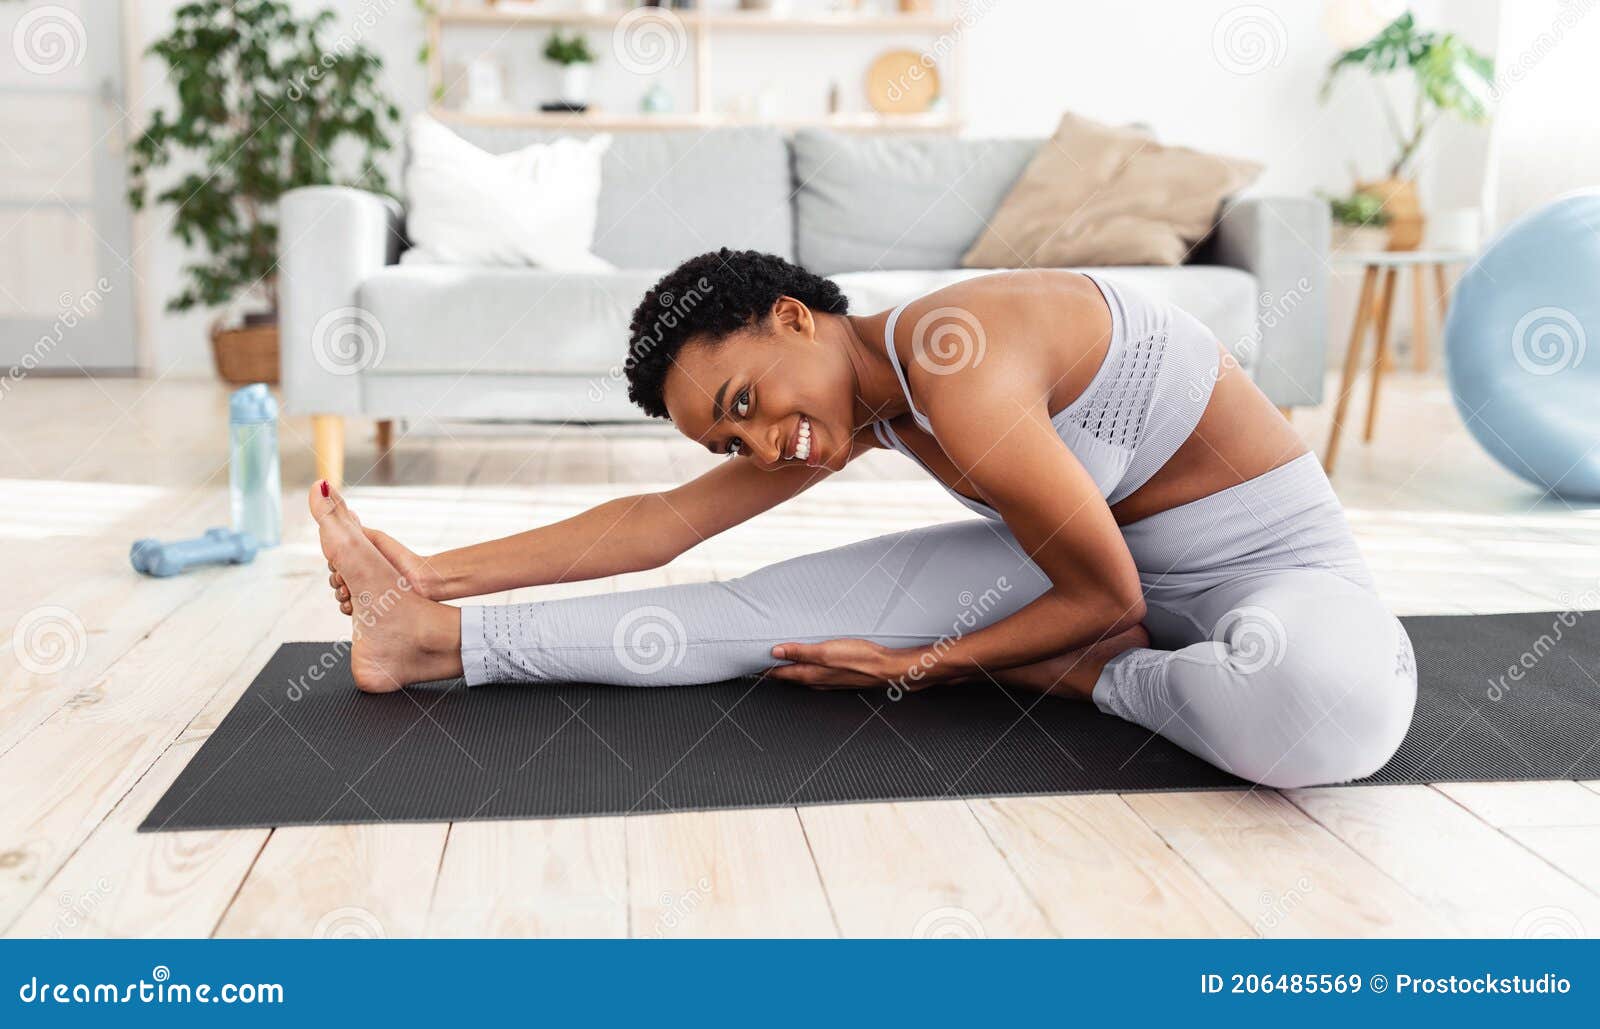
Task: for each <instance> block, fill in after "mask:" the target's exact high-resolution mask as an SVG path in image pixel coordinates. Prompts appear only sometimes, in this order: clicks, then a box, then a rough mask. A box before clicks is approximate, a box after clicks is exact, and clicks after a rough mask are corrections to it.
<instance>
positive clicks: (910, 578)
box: [461, 520, 1050, 686]
mask: <svg viewBox="0 0 1600 1029" xmlns="http://www.w3.org/2000/svg"><path fill="white" fill-rule="evenodd" d="M1049 586H1050V581H1049V579H1048V578H1047V577H1046V576H1045V575H1044V573H1043V572H1041V571H1040V570H1039V569H1038V567H1037V566H1036V565H1034V564H1033V562H1032V561H1030V560H1028V558H1027V556H1026V555H1025V554H1024V553H1023V551H1022V548H1021V547H1019V546H1018V545H1017V543H1016V541H1015V540H1013V539H1012V538H1011V535H1010V534H1009V533H1008V532H1007V531H1006V530H1005V528H1004V527H1003V526H1001V525H998V524H995V523H993V522H989V521H983V520H973V521H964V522H952V523H950V524H947V525H938V526H933V527H931V528H925V529H913V530H911V531H909V532H901V533H895V534H892V535H889V536H880V537H878V538H876V539H870V540H865V541H862V542H860V543H854V544H851V545H849V546H845V547H840V548H838V549H836V550H829V551H824V552H822V553H818V554H807V555H804V556H801V557H797V558H794V559H792V560H789V561H783V562H780V563H778V564H775V565H770V566H768V567H766V568H763V569H761V570H759V571H756V572H752V573H751V574H749V575H746V576H743V577H741V578H738V579H733V580H730V581H727V582H704V583H689V584H683V585H675V586H661V587H656V588H654V589H645V590H637V591H631V592H627V593H608V594H596V595H594V596H589V597H577V598H571V599H563V600H547V601H540V602H535V603H530V604H508V605H502V606H490V607H484V606H466V607H463V608H462V609H461V662H462V666H463V668H464V670H465V673H466V678H467V682H468V683H469V684H471V685H478V684H481V683H490V682H527V683H539V682H589V683H606V684H616V685H625V686H676V685H685V684H692V683H703V682H718V681H721V680H724V679H731V678H736V677H738V676H742V675H753V674H756V673H759V672H760V671H761V670H762V669H765V668H768V667H770V666H772V665H773V664H775V663H777V662H775V661H774V660H773V658H772V647H773V645H774V644H777V643H781V642H784V641H796V642H802V643H812V642H820V641H823V640H831V639H838V638H840V637H858V638H862V639H868V640H872V641H874V642H877V643H881V644H883V645H885V646H890V647H909V646H918V645H923V644H926V643H930V642H932V641H934V640H937V639H939V638H941V637H945V636H953V635H961V634H965V633H967V632H971V631H973V630H975V629H978V628H981V627H982V626H984V625H988V624H990V623H992V622H996V621H999V620H1000V619H1001V618H1004V617H1005V616H1006V615H1009V614H1011V613H1012V612H1014V611H1016V610H1018V609H1019V608H1021V607H1023V606H1024V605H1026V604H1027V603H1029V602H1030V601H1032V600H1033V599H1035V598H1036V597H1038V596H1039V595H1040V594H1042V593H1044V592H1045V590H1046V589H1048V588H1049Z"/></svg>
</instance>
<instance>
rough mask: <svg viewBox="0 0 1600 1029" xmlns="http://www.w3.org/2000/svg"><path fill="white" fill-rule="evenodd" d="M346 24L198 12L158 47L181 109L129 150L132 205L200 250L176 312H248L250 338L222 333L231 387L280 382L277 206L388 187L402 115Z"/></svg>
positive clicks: (277, 8) (267, 4)
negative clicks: (339, 191)
mask: <svg viewBox="0 0 1600 1029" xmlns="http://www.w3.org/2000/svg"><path fill="white" fill-rule="evenodd" d="M333 21H334V14H333V12H332V11H330V10H324V11H321V12H320V13H317V14H312V15H309V16H306V15H300V14H297V13H296V12H294V11H293V10H292V9H291V8H290V6H289V4H288V3H285V2H283V0H191V2H189V3H185V4H183V5H182V6H180V7H179V8H178V9H177V10H176V11H175V12H174V13H173V16H172V29H171V31H170V32H168V33H167V34H166V36H164V37H163V38H161V39H159V40H157V41H156V42H155V43H153V44H152V45H151V46H150V49H149V53H150V54H151V55H153V56H155V57H158V58H160V60H161V61H162V62H163V63H164V64H165V65H166V68H167V79H168V82H169V83H170V85H171V89H172V92H173V94H174V96H175V104H174V106H173V107H172V109H171V110H168V109H165V108H163V109H157V110H156V111H154V112H153V113H152V114H151V116H150V121H149V123H148V124H147V125H146V126H145V128H144V131H143V132H142V133H140V134H139V136H138V138H137V139H136V140H135V141H134V143H133V145H132V147H131V148H130V151H129V158H128V167H129V177H130V185H129V191H128V197H129V201H130V202H131V204H132V205H133V207H134V209H135V210H139V209H142V208H144V207H145V206H146V205H147V204H151V203H160V204H170V205H172V209H173V210H172V219H171V221H170V223H169V225H168V227H169V229H170V231H171V232H172V234H173V235H174V236H176V237H177V238H178V239H179V240H180V241H181V242H182V243H183V244H184V245H185V246H188V247H190V248H193V249H194V250H195V251H198V254H197V256H196V257H195V259H194V260H192V261H191V262H190V263H189V264H188V265H187V266H185V268H184V275H185V279H186V282H185V285H184V287H183V288H182V290H181V291H180V292H179V293H178V294H177V295H176V296H174V297H172V298H171V299H170V300H169V302H168V304H167V307H168V309H169V310H174V311H183V310H188V309H190V308H194V307H209V308H230V307H235V306H237V307H240V308H244V309H247V310H249V314H248V315H247V316H246V325H245V327H244V328H243V329H224V328H223V326H224V318H223V317H220V316H219V317H218V318H217V319H216V320H215V321H214V322H213V324H212V344H213V351H214V353H215V355H216V357H217V363H218V371H219V372H220V373H222V375H223V377H224V378H227V379H230V380H232V379H235V378H238V377H244V378H247V379H250V380H261V379H268V378H275V377H276V363H277V331H276V322H277V307H278V304H277V281H276V267H277V251H278V226H277V218H276V205H277V201H278V198H279V197H280V196H282V195H283V194H284V193H286V192H288V191H289V190H291V189H295V188H297V187H299V186H311V185H320V184H340V185H356V186H361V187H362V188H365V189H373V190H380V191H381V190H385V189H387V183H386V181H385V178H384V175H383V173H382V172H381V171H380V170H379V169H378V168H377V166H376V165H375V163H374V162H375V161H376V160H377V159H378V158H379V157H380V156H381V155H382V154H384V153H385V152H387V151H388V149H389V148H390V146H391V141H390V138H389V130H390V129H391V128H392V127H393V126H394V124H395V123H396V122H398V120H399V117H400V112H399V110H398V108H396V107H395V105H394V104H393V103H392V102H391V101H390V100H389V99H388V98H387V97H386V96H385V95H384V93H383V91H382V90H381V89H380V88H379V85H378V76H379V72H380V70H381V68H382V62H381V61H380V60H379V58H378V57H377V56H376V55H375V54H373V53H372V52H371V51H369V50H367V49H366V48H365V47H363V46H361V45H360V43H359V42H358V41H357V40H354V39H352V38H350V34H345V35H341V36H338V37H337V38H332V37H333V33H332V31H331V26H332V23H333ZM336 155H337V156H336ZM341 158H342V159H341ZM174 165H181V168H172V169H171V170H173V171H174V172H175V173H176V174H172V175H167V176H163V183H162V185H160V186H157V185H156V184H154V183H153V181H152V179H153V173H154V172H156V171H157V170H158V169H167V168H169V166H174ZM346 167H348V168H349V169H350V170H349V172H348V173H345V172H344V171H342V169H344V168H346ZM268 350H270V360H269V356H268V354H267V351H268ZM268 370H270V372H271V374H270V376H269V375H268V374H267V372H268Z"/></svg>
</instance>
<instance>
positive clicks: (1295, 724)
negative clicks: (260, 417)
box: [1094, 568, 1417, 788]
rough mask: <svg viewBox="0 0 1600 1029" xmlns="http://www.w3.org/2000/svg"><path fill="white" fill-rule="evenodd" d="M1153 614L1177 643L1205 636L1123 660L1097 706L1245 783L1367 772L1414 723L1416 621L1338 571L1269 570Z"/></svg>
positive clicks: (1332, 778)
mask: <svg viewBox="0 0 1600 1029" xmlns="http://www.w3.org/2000/svg"><path fill="white" fill-rule="evenodd" d="M1152 614H1153V617H1152V619H1151V620H1150V621H1151V622H1152V623H1159V624H1161V625H1162V627H1163V628H1164V629H1165V630H1166V634H1167V636H1168V638H1169V639H1171V638H1172V635H1174V634H1176V633H1177V632H1178V631H1179V630H1178V629H1177V628H1176V627H1177V626H1180V625H1186V626H1187V627H1188V632H1187V636H1188V638H1189V639H1190V640H1191V641H1192V642H1189V643H1188V645H1186V646H1183V647H1182V648H1181V649H1177V650H1148V649H1139V650H1130V651H1128V652H1127V653H1125V654H1123V655H1121V656H1119V657H1116V658H1113V659H1112V660H1111V661H1109V662H1108V663H1107V664H1106V666H1105V668H1104V670H1103V671H1102V673H1101V675H1100V679H1099V681H1098V682H1097V683H1096V685H1095V689H1094V701H1095V703H1096V705H1097V706H1099V708H1100V709H1101V710H1102V711H1106V712H1108V713H1110V714H1114V715H1117V716H1118V717H1121V718H1125V719H1127V720H1128V721H1130V722H1135V723H1137V724H1139V725H1142V726H1144V727H1145V728H1147V729H1149V730H1151V731H1152V732H1155V733H1159V734H1160V735H1162V736H1164V737H1166V738H1167V739H1169V740H1171V741H1172V742H1174V743H1176V744H1178V746H1180V747H1182V748H1183V749H1185V750H1187V751H1189V752H1190V753H1191V754H1194V755H1196V756H1197V757H1200V758H1203V759H1205V760H1206V761H1209V762H1211V763H1212V764H1214V765H1217V766H1218V767H1220V768H1222V769H1224V770H1226V771H1229V772H1232V773H1233V774H1235V775H1237V776H1240V777H1241V778H1244V779H1249V780H1251V781H1252V782H1258V783H1261V784H1262V785H1265V786H1274V787H1281V788H1288V787H1296V786H1313V785H1320V784H1325V783H1334V782H1344V781H1347V780H1350V779H1356V778H1360V777H1362V776H1365V775H1369V774H1371V773H1372V772H1375V771H1377V770H1378V769H1379V768H1381V767H1382V766H1383V764H1384V763H1385V762H1386V761H1388V760H1389V758H1390V757H1391V756H1392V755H1393V754H1394V752H1395V750H1396V749H1398V747H1399V746H1400V742H1401V740H1402V739H1403V738H1404V737H1405V733H1406V730H1407V728H1409V726H1410V724H1411V715H1412V711H1413V708H1414V707H1415V705H1416V697H1417V678H1416V664H1415V660H1414V659H1413V657H1412V653H1411V642H1410V640H1409V639H1407V637H1406V634H1405V629H1404V628H1403V627H1402V626H1401V625H1400V622H1399V620H1398V619H1396V618H1395V617H1394V616H1393V615H1391V614H1390V613H1389V612H1388V611H1387V610H1386V609H1385V608H1384V606H1383V604H1382V602H1381V601H1380V600H1379V599H1378V597H1377V596H1376V594H1374V593H1372V592H1370V591H1368V590H1365V589H1362V588H1361V587H1360V586H1357V585H1355V584H1354V583H1352V582H1350V581H1348V580H1346V579H1344V578H1341V577H1340V576H1338V575H1335V574H1333V573H1331V572H1326V571H1322V570H1319V569H1309V568H1296V569H1287V570H1283V571H1278V572H1269V573H1264V574H1260V575H1257V576H1253V577H1251V578H1249V579H1246V580H1242V581H1239V582H1233V583H1227V584H1224V585H1222V586H1218V587H1215V588H1213V589H1210V590H1207V591H1205V592H1203V593H1200V594H1199V595H1197V596H1195V597H1194V598H1193V599H1192V600H1191V601H1189V602H1187V603H1185V604H1183V605H1182V607H1181V608H1172V607H1169V608H1167V609H1165V610H1162V611H1160V612H1155V611H1152ZM1156 635H1157V636H1158V638H1159V637H1161V636H1162V635H1163V633H1161V632H1157V633H1156Z"/></svg>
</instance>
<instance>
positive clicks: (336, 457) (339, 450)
mask: <svg viewBox="0 0 1600 1029" xmlns="http://www.w3.org/2000/svg"><path fill="white" fill-rule="evenodd" d="M311 445H312V447H313V448H314V449H315V451H316V455H317V478H318V479H326V480H328V482H330V483H332V484H333V485H335V486H343V485H344V419H343V418H341V417H340V416H339V415H336V414H317V415H312V416H311Z"/></svg>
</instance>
